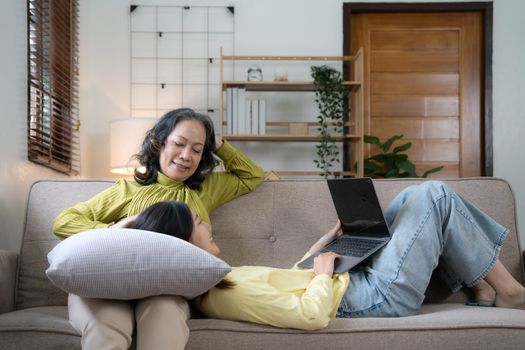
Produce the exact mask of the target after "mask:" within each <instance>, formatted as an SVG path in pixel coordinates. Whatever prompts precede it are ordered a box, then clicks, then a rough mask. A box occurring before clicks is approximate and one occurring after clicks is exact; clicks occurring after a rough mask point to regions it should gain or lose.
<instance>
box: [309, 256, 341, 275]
mask: <svg viewBox="0 0 525 350" xmlns="http://www.w3.org/2000/svg"><path fill="white" fill-rule="evenodd" d="M338 256H339V255H337V254H336V253H334V252H327V253H323V254H319V255H318V256H316V257H315V258H314V273H315V275H316V276H318V275H322V274H326V275H328V276H330V277H331V276H332V275H333V274H334V264H335V259H336V258H337V257H338Z"/></svg>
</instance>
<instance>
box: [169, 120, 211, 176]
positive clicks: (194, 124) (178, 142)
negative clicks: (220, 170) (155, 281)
mask: <svg viewBox="0 0 525 350" xmlns="http://www.w3.org/2000/svg"><path fill="white" fill-rule="evenodd" d="M205 140H206V130H205V129H204V126H203V125H202V123H201V122H199V121H197V120H195V119H186V120H181V121H180V122H178V123H177V125H176V126H175V128H174V129H173V131H172V132H171V133H170V134H169V135H168V137H167V138H166V142H165V143H164V146H163V147H162V149H161V150H160V155H159V163H160V171H161V172H162V173H163V174H164V175H166V176H167V177H169V178H170V179H172V180H175V181H181V182H184V181H185V180H187V179H188V178H189V177H191V176H192V175H193V174H194V173H195V170H197V167H198V166H199V163H200V161H201V159H202V152H203V150H204V142H205Z"/></svg>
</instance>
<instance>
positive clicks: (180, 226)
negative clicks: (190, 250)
mask: <svg viewBox="0 0 525 350" xmlns="http://www.w3.org/2000/svg"><path fill="white" fill-rule="evenodd" d="M130 228H135V229H138V230H147V231H153V232H158V233H164V234H166V235H170V236H173V237H177V238H180V239H183V240H185V241H189V240H190V237H191V233H192V232H193V217H192V215H191V210H190V208H189V207H188V205H186V203H184V202H158V203H155V204H153V205H151V206H149V207H148V208H147V209H146V210H144V211H143V212H142V213H140V214H139V215H138V216H137V218H136V219H135V220H134V221H133V223H132V224H131V227H130Z"/></svg>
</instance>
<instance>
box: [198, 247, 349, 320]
mask: <svg viewBox="0 0 525 350" xmlns="http://www.w3.org/2000/svg"><path fill="white" fill-rule="evenodd" d="M305 258H306V257H305ZM226 278H227V279H228V280H229V281H232V282H234V283H235V286H234V287H233V288H231V289H219V288H212V289H211V290H210V291H209V293H208V296H207V297H206V298H205V299H204V300H203V301H200V300H199V299H198V298H197V299H196V300H195V302H196V305H197V307H198V308H199V309H200V310H201V311H202V313H203V314H204V315H206V316H207V317H210V318H218V319H224V320H232V321H249V322H255V323H261V324H268V325H272V326H275V327H282V328H298V329H304V330H316V329H321V328H324V327H326V326H327V325H328V323H329V322H330V319H331V318H334V317H335V314H336V312H337V308H338V307H339V304H340V303H341V300H342V298H343V296H344V293H345V291H346V289H347V288H348V285H349V283H350V277H349V274H348V273H342V274H336V275H334V276H332V277H330V276H328V275H318V276H316V275H315V274H314V272H313V270H312V269H309V270H303V269H299V268H297V267H294V268H292V269H278V268H272V267H263V266H242V267H233V268H232V271H231V272H230V273H229V274H228V275H227V276H226Z"/></svg>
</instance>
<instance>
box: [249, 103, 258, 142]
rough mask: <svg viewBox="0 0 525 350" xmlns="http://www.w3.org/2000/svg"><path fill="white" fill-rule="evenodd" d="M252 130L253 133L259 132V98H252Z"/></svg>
mask: <svg viewBox="0 0 525 350" xmlns="http://www.w3.org/2000/svg"><path fill="white" fill-rule="evenodd" d="M250 125H251V128H250V131H251V133H252V134H256V135H257V134H258V133H259V100H250Z"/></svg>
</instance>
